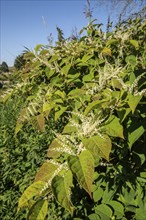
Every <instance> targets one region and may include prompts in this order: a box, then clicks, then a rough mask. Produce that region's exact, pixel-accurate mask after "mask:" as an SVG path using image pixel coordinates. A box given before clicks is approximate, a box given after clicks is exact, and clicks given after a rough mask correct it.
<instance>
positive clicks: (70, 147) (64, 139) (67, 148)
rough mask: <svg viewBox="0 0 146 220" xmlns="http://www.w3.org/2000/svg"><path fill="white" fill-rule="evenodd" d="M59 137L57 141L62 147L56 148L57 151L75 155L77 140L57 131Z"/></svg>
mask: <svg viewBox="0 0 146 220" xmlns="http://www.w3.org/2000/svg"><path fill="white" fill-rule="evenodd" d="M55 135H56V137H57V142H58V143H59V144H60V145H61V147H57V148H55V151H58V152H63V153H67V154H69V155H75V152H74V146H75V145H76V140H75V139H74V138H73V137H71V136H70V135H62V134H57V133H55Z"/></svg>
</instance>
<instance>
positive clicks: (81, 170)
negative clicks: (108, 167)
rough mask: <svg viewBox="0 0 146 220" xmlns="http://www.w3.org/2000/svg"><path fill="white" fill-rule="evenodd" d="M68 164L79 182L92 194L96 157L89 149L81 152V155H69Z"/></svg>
mask: <svg viewBox="0 0 146 220" xmlns="http://www.w3.org/2000/svg"><path fill="white" fill-rule="evenodd" d="M68 164H69V167H70V169H71V171H72V173H73V175H74V176H75V177H76V179H77V181H78V182H79V184H80V185H81V186H82V187H83V188H84V189H85V191H86V192H87V193H88V194H89V195H90V197H91V192H92V182H93V175H94V158H93V156H92V154H91V153H90V152H89V151H88V150H84V151H82V152H81V154H80V155H79V156H69V157H68Z"/></svg>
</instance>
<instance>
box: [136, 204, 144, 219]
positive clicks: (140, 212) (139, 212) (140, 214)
mask: <svg viewBox="0 0 146 220" xmlns="http://www.w3.org/2000/svg"><path fill="white" fill-rule="evenodd" d="M145 217H146V205H145V208H137V209H136V213H135V219H136V220H145Z"/></svg>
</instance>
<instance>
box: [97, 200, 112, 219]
mask: <svg viewBox="0 0 146 220" xmlns="http://www.w3.org/2000/svg"><path fill="white" fill-rule="evenodd" d="M95 213H96V214H98V215H99V216H100V218H101V219H104V220H110V219H111V217H112V210H111V209H110V207H109V206H107V205H105V204H101V205H98V206H96V207H95Z"/></svg>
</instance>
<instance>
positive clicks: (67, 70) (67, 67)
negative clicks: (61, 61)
mask: <svg viewBox="0 0 146 220" xmlns="http://www.w3.org/2000/svg"><path fill="white" fill-rule="evenodd" d="M70 68H71V64H67V65H65V66H64V67H63V68H62V69H61V72H62V73H63V74H64V75H67V74H68V72H69V70H70Z"/></svg>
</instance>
